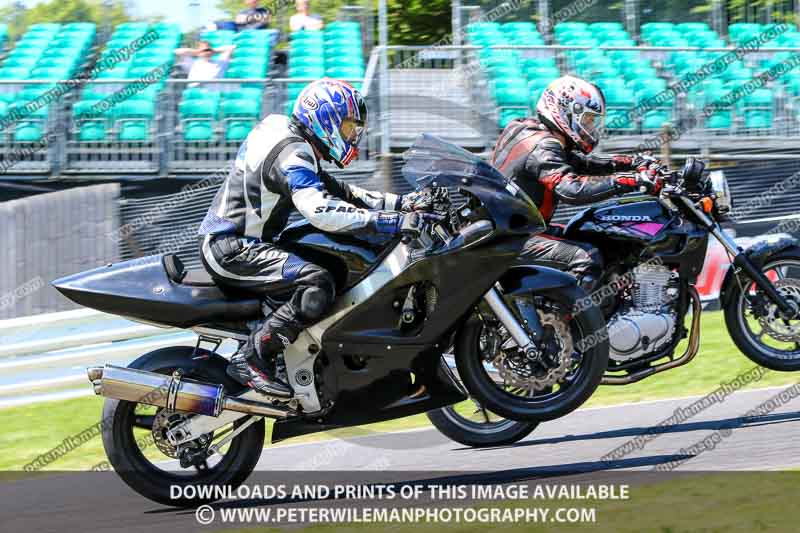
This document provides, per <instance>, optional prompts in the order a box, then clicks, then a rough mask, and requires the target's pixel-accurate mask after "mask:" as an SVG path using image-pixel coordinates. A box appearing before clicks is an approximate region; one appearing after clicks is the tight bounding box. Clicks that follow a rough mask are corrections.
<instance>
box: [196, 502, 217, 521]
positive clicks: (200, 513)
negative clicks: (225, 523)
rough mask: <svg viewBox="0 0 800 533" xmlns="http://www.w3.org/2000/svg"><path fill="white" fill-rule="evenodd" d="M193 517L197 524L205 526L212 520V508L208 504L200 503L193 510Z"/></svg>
mask: <svg viewBox="0 0 800 533" xmlns="http://www.w3.org/2000/svg"><path fill="white" fill-rule="evenodd" d="M194 517H195V518H196V519H197V523H198V524H200V525H202V526H207V525H208V524H210V523H211V522H213V521H214V508H213V507H211V506H210V505H201V506H200V507H198V508H197V509H196V510H195V512H194Z"/></svg>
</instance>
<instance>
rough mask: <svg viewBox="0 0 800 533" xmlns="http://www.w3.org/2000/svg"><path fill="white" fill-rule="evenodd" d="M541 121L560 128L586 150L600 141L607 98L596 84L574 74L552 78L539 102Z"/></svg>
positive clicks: (537, 106) (538, 111)
mask: <svg viewBox="0 0 800 533" xmlns="http://www.w3.org/2000/svg"><path fill="white" fill-rule="evenodd" d="M536 112H537V113H538V115H539V120H541V121H542V122H544V123H545V124H547V126H548V127H550V128H554V129H556V130H557V131H560V132H561V133H563V134H564V135H565V136H567V138H568V139H571V140H572V141H573V142H574V143H575V145H576V146H577V147H578V148H580V150H581V151H582V152H584V153H587V154H588V153H589V152H591V151H592V150H594V147H595V146H597V143H598V141H599V140H600V131H601V130H602V128H603V119H604V118H605V115H606V99H605V97H604V96H603V92H602V91H601V90H600V88H599V87H597V86H596V85H594V84H592V83H589V82H588V81H584V80H582V79H580V78H576V77H574V76H562V77H560V78H557V79H555V80H553V81H552V82H551V83H550V85H548V86H547V88H546V89H545V90H544V92H543V93H542V96H541V97H539V101H538V102H537V103H536Z"/></svg>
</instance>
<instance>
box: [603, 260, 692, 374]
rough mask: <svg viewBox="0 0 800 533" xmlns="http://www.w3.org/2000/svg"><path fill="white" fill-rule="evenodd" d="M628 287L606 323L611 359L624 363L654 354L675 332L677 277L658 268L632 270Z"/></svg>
mask: <svg viewBox="0 0 800 533" xmlns="http://www.w3.org/2000/svg"><path fill="white" fill-rule="evenodd" d="M629 275H631V276H632V284H631V285H630V287H629V289H628V290H627V291H626V293H625V295H624V296H623V302H622V303H621V305H620V307H619V309H618V311H617V312H616V313H615V314H614V315H613V316H612V317H611V319H610V320H609V322H608V341H609V348H610V353H609V356H610V357H611V359H612V360H614V361H616V362H618V363H624V362H627V361H631V360H633V359H638V358H640V357H644V356H647V355H651V354H654V353H656V352H657V351H658V350H659V349H661V348H663V347H664V346H665V345H666V344H668V343H669V342H670V341H671V340H672V336H673V335H674V333H675V324H676V322H677V313H676V311H675V305H674V304H675V301H676V300H677V297H678V292H679V288H678V274H677V272H673V271H671V270H670V269H668V268H666V267H664V266H661V265H641V266H639V267H637V268H636V269H635V270H633V271H632V272H631V273H630V274H629Z"/></svg>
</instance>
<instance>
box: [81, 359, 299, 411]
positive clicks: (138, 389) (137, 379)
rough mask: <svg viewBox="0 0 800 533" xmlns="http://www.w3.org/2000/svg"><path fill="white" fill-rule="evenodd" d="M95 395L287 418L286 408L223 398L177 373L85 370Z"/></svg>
mask: <svg viewBox="0 0 800 533" xmlns="http://www.w3.org/2000/svg"><path fill="white" fill-rule="evenodd" d="M86 374H87V375H88V376H89V381H91V382H92V385H93V386H94V393H95V394H97V395H100V396H105V397H106V398H113V399H115V400H126V401H129V402H137V403H142V404H146V405H154V406H156V407H163V408H165V409H168V410H170V411H184V412H188V413H196V414H199V415H206V416H214V417H217V416H219V415H220V413H222V412H223V411H236V412H239V413H247V414H250V415H259V416H267V417H270V418H286V417H287V416H289V414H291V411H290V410H289V409H288V408H284V409H282V408H279V407H271V406H268V405H264V404H261V403H258V402H253V401H250V400H244V399H241V398H236V397H231V396H226V395H225V391H224V389H223V387H222V385H215V384H213V383H203V382H202V381H195V380H193V379H184V378H183V376H182V375H181V373H180V371H175V373H173V374H172V375H171V376H168V375H165V374H157V373H155V372H147V371H145V370H135V369H132V368H122V367H119V366H114V365H106V366H104V367H92V368H88V369H87V370H86Z"/></svg>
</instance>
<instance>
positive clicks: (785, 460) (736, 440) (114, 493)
mask: <svg viewBox="0 0 800 533" xmlns="http://www.w3.org/2000/svg"><path fill="white" fill-rule="evenodd" d="M785 389H786V387H777V388H770V389H761V390H757V391H745V392H739V393H736V394H734V395H732V396H730V397H728V398H727V399H725V400H724V401H722V402H719V403H715V404H713V405H712V406H711V407H709V408H707V409H706V410H704V411H702V412H700V413H698V414H696V415H695V416H691V417H690V418H688V419H687V420H684V421H681V422H679V423H677V424H673V425H668V426H665V427H661V428H659V429H657V430H654V429H653V428H656V427H657V426H659V424H660V423H662V422H663V421H664V420H666V419H668V418H669V417H671V416H673V415H674V413H675V411H676V409H679V408H686V407H687V406H689V405H691V404H692V403H693V402H694V401H695V400H696V399H697V398H683V399H677V400H663V401H654V402H643V403H639V404H628V405H624V406H615V407H607V408H595V409H583V410H579V411H577V412H575V413H572V414H571V415H569V416H567V417H565V418H563V419H560V420H557V421H554V422H548V423H545V424H542V425H541V426H540V427H539V428H537V430H536V431H534V432H533V433H532V434H531V435H530V436H529V437H527V438H526V439H525V440H523V441H521V442H519V443H517V444H515V445H511V446H503V447H497V448H485V449H470V448H465V447H464V446H461V445H459V444H457V443H454V442H452V441H449V440H448V439H447V438H445V437H444V436H442V435H441V434H439V433H438V432H437V431H436V430H435V429H432V428H426V429H422V430H413V431H407V432H402V433H392V434H378V433H372V434H369V435H365V436H361V437H356V438H353V439H350V440H332V441H324V442H317V443H309V444H287V445H283V446H277V447H273V448H268V449H266V450H265V451H264V453H263V455H262V458H261V460H260V462H259V464H258V470H259V472H258V473H256V474H254V477H253V479H251V480H250V482H251V483H253V484H256V483H268V482H270V481H272V482H275V481H276V480H277V479H288V480H306V479H309V478H308V476H309V475H310V474H309V472H311V473H315V474H314V475H318V476H320V477H321V478H322V477H325V474H326V471H328V472H329V473H330V474H335V475H336V476H337V477H338V476H340V475H341V474H339V473H341V472H342V471H346V475H350V474H352V475H356V474H355V473H356V472H362V473H366V474H364V475H365V480H366V479H367V478H368V479H369V480H370V482H380V481H381V480H382V478H381V476H386V477H387V479H386V480H385V481H389V482H399V481H405V480H419V479H447V478H448V477H449V476H454V475H455V476H458V475H462V476H465V477H466V478H467V479H473V480H478V481H479V482H486V481H491V482H493V483H515V482H520V481H525V482H536V480H537V479H547V480H548V482H553V480H562V479H563V480H566V479H569V480H572V479H581V480H592V479H602V478H603V477H604V476H605V477H608V476H609V475H612V474H613V475H614V476H615V479H617V480H620V479H624V478H625V476H628V475H636V474H631V472H632V471H649V470H652V469H654V468H655V467H657V466H658V465H665V464H668V463H670V461H675V460H685V462H683V463H681V464H680V466H678V468H677V471H678V472H683V471H689V470H697V471H731V470H756V471H759V470H760V471H763V470H780V469H788V468H795V467H797V466H800V458H798V453H797V443H798V442H800V398H794V399H791V400H790V401H788V402H786V403H782V401H781V400H780V399H778V400H777V401H776V402H774V403H773V404H771V405H769V406H768V407H767V408H765V409H764V410H763V412H762V414H759V415H757V416H752V417H749V418H745V416H744V415H745V414H746V413H748V412H749V411H750V410H751V409H754V408H756V407H758V406H760V405H762V404H764V403H765V402H767V401H769V400H770V399H773V398H778V395H779V393H780V392H782V391H783V390H785ZM785 397H786V396H785ZM636 437H639V438H640V443H641V441H642V439H646V440H647V441H648V442H646V443H644V445H643V446H641V447H639V448H634V449H633V450H631V451H630V452H629V453H626V454H624V455H623V456H621V457H618V458H615V459H611V460H609V458H608V457H605V459H606V460H603V459H602V458H603V457H604V456H606V454H608V453H609V452H611V451H612V450H615V449H617V448H618V447H619V446H621V445H623V444H624V443H626V442H627V441H630V440H631V439H635V438H636ZM712 438H713V440H714V441H716V442H715V444H714V447H713V449H703V451H700V452H699V453H697V454H692V453H689V451H691V449H692V446H693V445H696V444H697V443H698V442H702V441H704V440H705V441H706V442H711V441H712V440H711V439H712ZM694 449H695V450H697V449H698V448H694ZM692 455H694V456H693V457H692ZM275 471H280V472H281V473H280V474H274V472H275ZM286 471H293V472H286ZM337 472H339V473H337ZM345 477H346V476H345ZM215 505H217V506H224V505H226V504H225V503H221V504H215ZM235 505H237V506H243V505H244V506H247V505H251V506H263V505H284V503H280V502H274V501H265V500H252V501H249V502H241V501H240V502H236V504H235ZM220 527H221V526H220V525H219V524H216V523H215V524H212V525H210V526H199V525H198V523H197V522H196V521H195V515H194V512H193V511H191V510H179V509H172V508H165V507H163V506H160V505H157V504H154V503H151V502H149V501H147V500H145V499H144V498H142V497H140V496H138V495H137V494H135V493H134V492H133V491H131V490H130V489H128V488H127V486H125V485H124V484H123V483H122V482H121V481H120V480H119V479H117V478H116V475H115V474H113V473H104V474H96V473H94V474H88V473H82V474H69V473H63V474H62V473H59V474H53V475H52V476H48V477H43V478H36V479H24V480H18V481H10V482H2V483H0V531H3V532H5V531H9V532H12V531H13V532H16V531H24V532H31V531H36V532H45V531H58V532H71V531H76V532H82V533H85V532H94V531H103V532H106V531H107V532H112V531H113V532H117V531H125V532H143V533H144V532H146V533H153V532H156V531H170V532H180V531H197V530H205V531H210V530H216V529H219V528H220ZM228 527H230V526H228Z"/></svg>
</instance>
